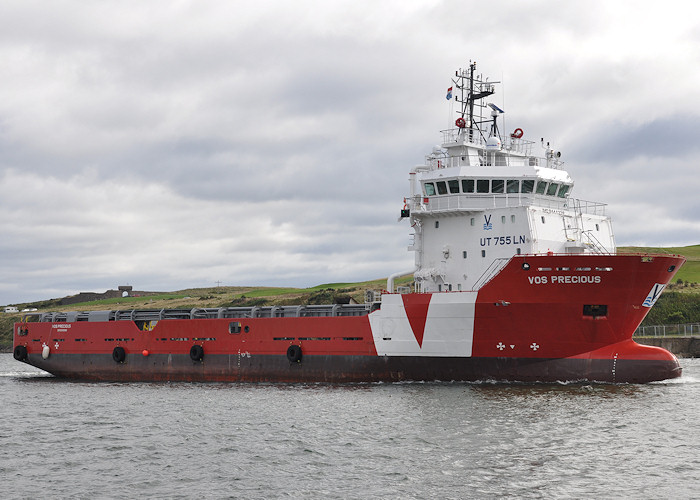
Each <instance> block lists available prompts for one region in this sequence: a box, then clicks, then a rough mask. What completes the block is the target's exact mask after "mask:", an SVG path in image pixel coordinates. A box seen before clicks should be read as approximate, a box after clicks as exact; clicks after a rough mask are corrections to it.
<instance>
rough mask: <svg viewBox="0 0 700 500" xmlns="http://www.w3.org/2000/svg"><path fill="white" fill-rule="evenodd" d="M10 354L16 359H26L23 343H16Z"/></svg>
mask: <svg viewBox="0 0 700 500" xmlns="http://www.w3.org/2000/svg"><path fill="white" fill-rule="evenodd" d="M12 354H13V356H14V357H15V359H16V360H17V361H24V360H26V359H27V356H28V354H27V348H26V347H24V346H23V345H18V346H17V347H15V350H14V352H13V353H12Z"/></svg>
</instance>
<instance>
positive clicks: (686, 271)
mask: <svg viewBox="0 0 700 500" xmlns="http://www.w3.org/2000/svg"><path fill="white" fill-rule="evenodd" d="M617 251H618V252H620V253H666V254H677V255H682V256H683V257H685V258H686V259H687V261H686V263H685V264H683V266H682V267H681V268H680V270H679V271H678V273H677V274H676V276H675V277H674V278H673V281H674V282H677V281H678V280H681V282H683V283H700V245H690V246H687V247H667V248H665V247H620V248H618V249H617ZM698 291H699V292H700V290H698Z"/></svg>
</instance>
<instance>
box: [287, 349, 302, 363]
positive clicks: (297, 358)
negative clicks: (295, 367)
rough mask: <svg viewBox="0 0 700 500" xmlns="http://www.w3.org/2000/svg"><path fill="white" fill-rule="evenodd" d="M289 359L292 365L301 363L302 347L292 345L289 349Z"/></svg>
mask: <svg viewBox="0 0 700 500" xmlns="http://www.w3.org/2000/svg"><path fill="white" fill-rule="evenodd" d="M287 359H288V360H289V362H290V363H301V346H299V345H290V346H289V349H287Z"/></svg>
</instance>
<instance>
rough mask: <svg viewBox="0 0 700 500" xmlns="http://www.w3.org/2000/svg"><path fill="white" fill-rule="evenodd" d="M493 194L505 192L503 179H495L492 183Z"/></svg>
mask: <svg viewBox="0 0 700 500" xmlns="http://www.w3.org/2000/svg"><path fill="white" fill-rule="evenodd" d="M491 192H492V193H502V192H503V179H494V180H492V181H491Z"/></svg>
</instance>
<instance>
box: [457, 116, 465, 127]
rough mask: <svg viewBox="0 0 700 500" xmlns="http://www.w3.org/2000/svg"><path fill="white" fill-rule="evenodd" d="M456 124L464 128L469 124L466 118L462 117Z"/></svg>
mask: <svg viewBox="0 0 700 500" xmlns="http://www.w3.org/2000/svg"><path fill="white" fill-rule="evenodd" d="M455 125H457V126H458V127H459V128H464V127H466V126H467V122H466V120H465V119H464V118H461V117H460V118H457V120H455Z"/></svg>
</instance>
